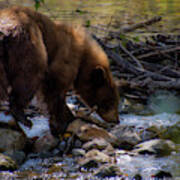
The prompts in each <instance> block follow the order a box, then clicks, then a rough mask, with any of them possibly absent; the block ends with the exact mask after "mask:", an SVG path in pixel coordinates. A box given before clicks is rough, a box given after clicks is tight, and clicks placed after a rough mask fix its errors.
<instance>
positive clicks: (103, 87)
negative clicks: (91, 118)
mask: <svg viewBox="0 0 180 180" xmlns="http://www.w3.org/2000/svg"><path fill="white" fill-rule="evenodd" d="M90 84H91V87H90V89H91V93H92V97H91V99H88V104H90V106H91V107H92V106H94V105H97V113H98V114H99V115H100V116H101V117H102V118H103V119H104V120H105V121H107V122H116V123H117V122H118V121H119V114H118V104H119V94H118V90H117V87H116V85H115V83H114V81H113V78H112V75H111V72H110V70H109V69H106V68H105V67H101V66H97V67H96V68H94V69H93V70H92V72H91V74H90Z"/></svg>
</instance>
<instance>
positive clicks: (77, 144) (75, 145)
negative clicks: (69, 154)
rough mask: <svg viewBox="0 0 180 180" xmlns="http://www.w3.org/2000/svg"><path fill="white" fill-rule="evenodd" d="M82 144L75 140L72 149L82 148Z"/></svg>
mask: <svg viewBox="0 0 180 180" xmlns="http://www.w3.org/2000/svg"><path fill="white" fill-rule="evenodd" d="M82 144H83V143H82V142H81V141H80V140H79V139H76V140H75V142H74V147H75V148H81V147H82Z"/></svg>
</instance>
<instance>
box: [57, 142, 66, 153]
mask: <svg viewBox="0 0 180 180" xmlns="http://www.w3.org/2000/svg"><path fill="white" fill-rule="evenodd" d="M58 149H59V151H60V152H61V153H63V152H64V151H65V149H66V142H65V141H61V142H60V143H59V145H58Z"/></svg>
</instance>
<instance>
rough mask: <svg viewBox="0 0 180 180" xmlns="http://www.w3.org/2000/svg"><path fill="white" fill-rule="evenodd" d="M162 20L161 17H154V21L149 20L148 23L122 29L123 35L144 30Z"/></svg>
mask: <svg viewBox="0 0 180 180" xmlns="http://www.w3.org/2000/svg"><path fill="white" fill-rule="evenodd" d="M161 20H162V17H161V16H156V17H153V18H152V19H149V20H147V21H144V22H140V23H137V24H133V25H131V26H128V27H124V28H122V30H121V32H122V33H127V32H132V31H134V30H136V29H139V28H144V27H146V26H149V25H152V24H154V23H157V22H159V21H161Z"/></svg>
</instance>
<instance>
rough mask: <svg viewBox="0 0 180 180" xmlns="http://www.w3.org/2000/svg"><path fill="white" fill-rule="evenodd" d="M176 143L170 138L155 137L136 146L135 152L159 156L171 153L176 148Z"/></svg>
mask: <svg viewBox="0 0 180 180" xmlns="http://www.w3.org/2000/svg"><path fill="white" fill-rule="evenodd" d="M175 148H176V147H175V144H174V143H173V142H172V141H170V140H163V139H153V140H150V141H146V142H143V143H140V144H138V145H136V146H135V149H134V150H133V152H136V153H139V154H155V155H157V156H166V155H170V154H171V152H172V151H174V150H175Z"/></svg>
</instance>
